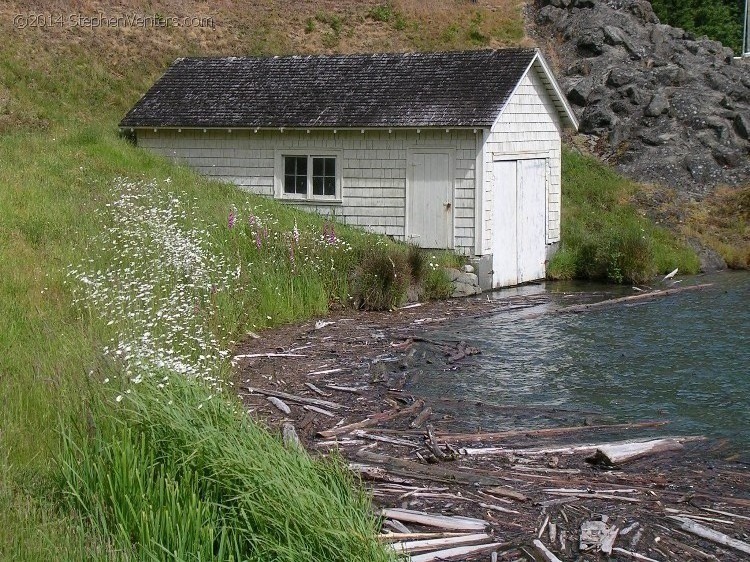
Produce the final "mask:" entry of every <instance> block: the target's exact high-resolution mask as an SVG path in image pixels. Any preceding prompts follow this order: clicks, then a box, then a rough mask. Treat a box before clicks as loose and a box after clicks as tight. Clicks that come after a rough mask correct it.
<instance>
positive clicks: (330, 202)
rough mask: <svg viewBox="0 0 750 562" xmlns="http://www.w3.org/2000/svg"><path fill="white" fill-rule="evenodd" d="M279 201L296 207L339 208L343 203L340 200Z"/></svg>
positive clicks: (287, 199) (291, 198)
mask: <svg viewBox="0 0 750 562" xmlns="http://www.w3.org/2000/svg"><path fill="white" fill-rule="evenodd" d="M279 201H283V202H285V203H294V204H296V205H310V206H316V207H317V206H326V205H328V206H341V205H343V203H344V202H343V201H342V200H341V199H303V198H301V197H288V196H287V197H280V198H279Z"/></svg>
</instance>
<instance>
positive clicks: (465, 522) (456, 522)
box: [381, 508, 487, 531]
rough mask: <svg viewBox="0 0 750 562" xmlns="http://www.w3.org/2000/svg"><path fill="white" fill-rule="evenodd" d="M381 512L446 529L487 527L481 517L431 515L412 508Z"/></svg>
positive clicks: (478, 529) (480, 528) (407, 520)
mask: <svg viewBox="0 0 750 562" xmlns="http://www.w3.org/2000/svg"><path fill="white" fill-rule="evenodd" d="M381 513H382V514H383V516H384V517H388V518H390V519H396V520H397V521H405V522H406V523H418V524H420V525H426V526H428V527H437V528H439V529H446V530H448V531H483V530H484V529H485V527H487V522H486V521H484V520H482V519H474V518H471V517H448V516H445V515H432V514H430V513H425V512H424V511H414V510H412V509H396V508H392V509H383V510H382V512H381Z"/></svg>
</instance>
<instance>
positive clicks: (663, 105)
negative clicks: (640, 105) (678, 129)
mask: <svg viewBox="0 0 750 562" xmlns="http://www.w3.org/2000/svg"><path fill="white" fill-rule="evenodd" d="M667 111H669V100H668V99H667V96H665V95H664V94H655V95H654V96H653V97H652V98H651V101H650V102H649V103H648V106H647V107H646V110H645V111H644V112H643V113H644V115H646V117H659V115H661V114H662V113H666V112H667Z"/></svg>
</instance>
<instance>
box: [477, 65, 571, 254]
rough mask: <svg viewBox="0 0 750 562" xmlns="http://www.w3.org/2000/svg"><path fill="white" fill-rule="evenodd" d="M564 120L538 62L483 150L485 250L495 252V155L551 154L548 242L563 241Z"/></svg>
mask: <svg viewBox="0 0 750 562" xmlns="http://www.w3.org/2000/svg"><path fill="white" fill-rule="evenodd" d="M562 128H563V127H562V123H561V121H560V118H559V115H558V111H557V109H556V108H555V105H554V103H553V101H552V99H551V97H550V95H549V92H548V90H547V89H546V87H545V85H544V83H543V82H542V80H541V78H540V75H539V67H538V66H537V64H535V65H534V66H532V68H531V69H530V70H529V72H528V73H527V74H526V75H525V76H524V77H523V79H522V80H521V81H520V82H519V84H518V87H517V88H516V91H515V93H514V94H513V95H512V96H511V98H510V99H509V100H508V103H507V105H506V107H505V109H504V111H503V112H502V113H501V114H500V116H499V118H498V120H497V121H496V122H495V124H494V125H493V127H492V129H491V131H490V134H489V137H488V139H487V142H486V143H485V150H484V164H485V170H486V173H485V178H484V187H483V197H484V200H483V201H484V205H482V215H483V217H482V222H483V237H482V249H483V251H484V252H491V251H492V248H491V246H492V199H493V197H492V195H493V185H494V178H493V175H492V170H493V166H492V162H493V159H494V157H495V155H496V154H503V155H505V156H504V158H512V155H514V154H518V155H519V158H523V157H524V154H529V153H537V154H540V153H543V154H547V155H548V169H547V173H548V180H549V181H548V184H547V236H546V242H547V243H548V244H551V243H554V242H558V241H559V240H560V194H561V190H560V186H561V140H560V135H561V133H562Z"/></svg>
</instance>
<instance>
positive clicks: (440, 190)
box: [406, 150, 453, 248]
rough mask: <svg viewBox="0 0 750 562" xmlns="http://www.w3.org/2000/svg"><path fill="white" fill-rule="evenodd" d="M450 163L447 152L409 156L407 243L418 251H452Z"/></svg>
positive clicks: (424, 151)
mask: <svg viewBox="0 0 750 562" xmlns="http://www.w3.org/2000/svg"><path fill="white" fill-rule="evenodd" d="M452 162H453V158H452V153H451V152H450V151H445V152H441V151H426V150H418V151H417V150H415V151H410V152H409V161H408V163H407V180H408V184H407V194H406V198H407V199H406V201H407V207H408V212H407V217H406V221H407V222H406V240H407V242H411V243H413V244H416V245H418V246H421V247H422V248H452V247H453V165H452Z"/></svg>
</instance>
